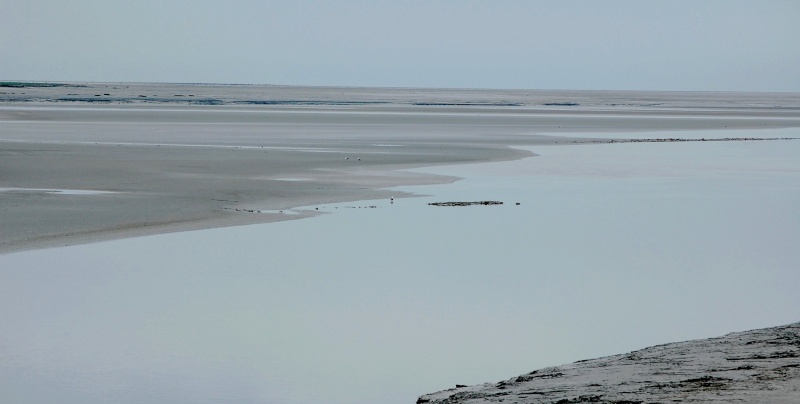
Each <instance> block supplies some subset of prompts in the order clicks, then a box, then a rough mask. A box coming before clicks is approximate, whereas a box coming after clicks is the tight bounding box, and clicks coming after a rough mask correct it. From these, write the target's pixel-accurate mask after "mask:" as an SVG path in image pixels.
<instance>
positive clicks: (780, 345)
mask: <svg viewBox="0 0 800 404" xmlns="http://www.w3.org/2000/svg"><path fill="white" fill-rule="evenodd" d="M499 402H504V403H557V404H569V403H615V404H633V403H667V402H683V403H693V402H704V403H709V402H711V403H800V323H794V324H790V325H786V326H781V327H774V328H766V329H761V330H753V331H746V332H738V333H731V334H728V335H725V336H723V337H719V338H710V339H703V340H695V341H687V342H677V343H671V344H665V345H656V346H653V347H650V348H645V349H642V350H639V351H634V352H631V353H628V354H622V355H614V356H609V357H605V358H598V359H591V360H585V361H578V362H575V363H572V364H569V365H564V366H558V367H552V368H545V369H541V370H536V371H533V372H531V373H528V374H524V375H521V376H517V377H514V378H511V379H508V380H504V381H501V382H499V383H494V384H492V383H488V384H483V385H477V386H467V387H458V388H455V389H450V390H444V391H440V392H438V393H433V394H428V395H424V396H422V397H420V398H419V399H418V400H417V403H418V404H421V403H431V404H433V403H439V404H445V403H447V404H452V403H470V404H477V403H499Z"/></svg>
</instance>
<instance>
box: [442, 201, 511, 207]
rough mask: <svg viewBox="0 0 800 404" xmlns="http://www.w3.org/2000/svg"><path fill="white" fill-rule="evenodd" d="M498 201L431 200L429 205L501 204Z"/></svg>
mask: <svg viewBox="0 0 800 404" xmlns="http://www.w3.org/2000/svg"><path fill="white" fill-rule="evenodd" d="M502 204H503V202H500V201H476V202H431V203H429V204H428V205H431V206H471V205H502Z"/></svg>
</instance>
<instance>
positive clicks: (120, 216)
mask: <svg viewBox="0 0 800 404" xmlns="http://www.w3.org/2000/svg"><path fill="white" fill-rule="evenodd" d="M101 87H102V86H100V85H88V86H87V87H78V88H45V89H42V88H36V89H25V91H22V90H20V89H14V92H15V93H21V92H26V93H31V92H33V93H35V94H36V96H35V97H32V98H24V97H23V98H13V97H11V95H10V94H9V93H10V92H11V91H10V89H3V90H4V91H3V92H4V93H6V94H4V95H2V96H0V157H2V158H0V188H2V189H3V191H2V192H0V206H1V207H2V208H0V223H2V232H0V252H10V251H18V250H25V249H32V248H42V247H51V246H63V245H73V244H80V243H87V242H94V241H99V240H107V239H113V238H122V237H130V236H139V235H147V234H156V233H165V232H174V231H185V230H194V229H202V228H211V227H223V226H234V225H243V224H252V223H262V222H271V221H280V220H290V219H298V218H304V217H308V216H310V215H314V214H316V212H315V211H313V210H310V211H306V212H304V213H301V214H295V215H288V214H282V213H280V211H281V210H286V209H290V208H293V207H298V206H314V205H319V204H324V203H332V202H341V201H351V200H362V199H376V198H389V197H390V196H394V197H400V196H402V195H399V194H398V193H397V192H393V191H388V190H386V188H388V187H394V186H399V185H412V184H434V183H445V182H450V181H453V180H455V178H448V177H436V176H431V175H423V174H417V173H410V172H406V171H398V170H402V169H407V168H413V167H423V166H433V165H442V164H455V163H470V162H483V161H491V160H504V159H516V158H521V157H524V156H527V155H529V154H528V153H527V152H524V151H520V150H515V149H511V148H510V147H509V146H513V145H533V144H546V143H553V142H559V143H562V142H568V141H570V140H574V139H571V138H563V137H561V136H558V134H559V133H579V132H615V131H616V132H631V131H663V130H670V131H675V130H707V129H748V128H751V129H765V128H781V127H798V126H800V108H798V106H800V97H798V95H796V94H776V95H769V94H767V95H764V94H738V95H737V94H733V95H732V94H725V93H723V94H715V93H652V94H651V93H629V92H607V93H597V92H593V93H592V92H589V93H580V92H561V93H558V92H542V94H534V95H527V96H526V95H525V94H523V93H521V92H511V91H505V92H503V91H496V92H491V91H483V90H480V91H479V90H453V91H449V90H448V91H445V90H425V91H428V93H424V94H421V95H420V94H418V93H417V92H412V90H387V89H330V88H327V89H313V88H312V89H308V88H283V89H281V88H277V89H276V88H270V87H266V88H265V87H254V88H251V87H235V86H234V87H225V86H217V87H213V86H184V87H180V88H179V87H177V86H173V87H175V88H172V87H169V86H163V85H162V86H161V87H159V85H150V87H146V86H143V85H140V86H139V87H137V86H136V85H132V87H133V89H131V86H128V87H126V88H124V89H122V88H119V89H118V91H120V92H121V93H120V94H123V92H125V91H127V93H124V96H125V97H128V96H134V97H135V95H132V94H136V93H139V92H142V93H146V92H147V91H150V92H154V91H157V90H162V92H164V91H166V92H168V93H175V94H177V93H178V92H180V91H183V92H185V93H188V92H190V91H191V92H203V93H204V94H203V96H204V97H205V98H204V99H212V98H213V99H216V100H222V101H220V102H221V103H222V104H224V105H214V106H208V105H194V104H185V103H181V102H183V101H180V100H179V101H176V100H177V99H178V98H176V97H175V96H174V95H175V94H173V97H172V98H169V99H157V100H155V101H157V102H154V103H136V102H124V103H117V102H109V103H101V104H98V103H86V102H66V101H57V102H53V100H59V99H61V98H59V97H62V98H64V97H65V94H62V93H67V92H81V91H83V92H87V94H88V93H95V92H98V91H99V90H98V89H99V88H101ZM164 87H169V88H164ZM102 89H108V90H107V91H108V92H109V93H110V94H113V90H112V89H111V87H102ZM259 89H260V91H261V92H258V91H256V90H259ZM267 90H269V94H267V95H265V93H264V92H265V91H267ZM281 90H282V92H281ZM48 91H49V93H48ZM417 91H420V92H423V90H417ZM129 93H130V94H129ZM251 93H252V94H251ZM104 94H105V93H104ZM254 94H256V95H258V94H260V96H261V98H258V99H257V100H256V101H258V102H261V101H263V99H267V100H280V101H281V102H277V103H272V104H270V103H266V104H264V105H253V102H254V101H253V100H254V97H255V95H254ZM700 95H702V96H700ZM15 96H17V97H19V95H15ZM28 96H29V95H28V94H26V95H25V97H28ZM184 96H186V95H184ZM184 96H182V97H184ZM3 97H5V98H3ZM48 97H49V98H48ZM109 97H111V96H109ZM119 97H120V98H119V99H124V97H123V95H119ZM303 97H305V98H303ZM526 97H527V98H526ZM548 97H549V98H548ZM626 97H627V98H626ZM659 97H661V98H659ZM182 99H183V98H181V100H182ZM236 100H249V101H248V102H249V103H245V104H237V103H236ZM259 100H261V101H259ZM320 100H321V101H320ZM332 100H333V101H332ZM558 100H579V101H580V105H577V106H559V105H555V106H553V105H543V104H552V103H554V102H556V101H558ZM626 100H627V101H626ZM45 101H47V102H45ZM537 103H538V104H537ZM444 104H447V105H444ZM465 104H472V105H465ZM545 134H547V135H545ZM743 136H746V135H743ZM653 137H657V136H653ZM581 140H582V141H585V138H581ZM54 189H57V190H71V191H70V192H48V190H54ZM75 191H107V192H109V193H93V192H89V193H82V192H75ZM250 211H269V212H271V213H253V212H250Z"/></svg>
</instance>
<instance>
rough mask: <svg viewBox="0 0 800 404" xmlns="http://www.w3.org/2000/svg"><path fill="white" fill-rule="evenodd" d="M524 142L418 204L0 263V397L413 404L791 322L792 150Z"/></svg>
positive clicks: (797, 215) (799, 306) (797, 230)
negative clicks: (527, 375) (526, 154)
mask: <svg viewBox="0 0 800 404" xmlns="http://www.w3.org/2000/svg"><path fill="white" fill-rule="evenodd" d="M795 132H796V131H795ZM735 135H737V136H739V135H742V136H745V135H746V134H745V133H741V134H740V133H735ZM783 135H786V132H785V131H783V132H781V136H783ZM793 135H794V136H798V134H796V133H795V134H793ZM642 136H643V137H654V136H652V134H648V135H642ZM665 137H668V136H665ZM530 149H531V150H532V151H534V152H535V153H537V154H539V156H537V157H533V158H528V159H524V160H520V161H513V162H502V163H491V164H482V165H472V166H448V167H439V168H435V169H426V170H424V171H427V172H436V173H441V174H447V175H459V176H462V177H466V178H467V179H465V180H462V181H459V182H456V183H454V184H450V185H444V186H434V187H410V188H403V190H404V191H413V192H416V193H419V194H428V195H432V196H428V197H420V198H409V199H396V200H395V201H394V203H390V202H389V201H366V202H357V203H348V204H340V205H329V206H328V205H326V206H319V208H320V210H321V211H323V212H329V213H332V214H326V215H322V216H320V217H316V218H312V219H306V220H299V221H291V222H282V223H273V224H269V225H258V226H246V227H237V228H228V229H215V230H207V231H198V232H189V233H180V234H170V235H160V236H151V237H144V238H137V239H128V240H120V241H112V242H106V243H99V244H91V245H84V246H75V247H68V248H56V249H47V250H40V251H30V252H23V253H16V254H6V255H0V401H2V402H4V403H52V402H59V403H106V402H114V403H142V402H153V403H155V402H170V403H218V402H242V403H320V402H326V403H373V402H382V403H413V402H414V401H415V400H416V397H417V396H418V395H420V394H423V393H427V392H431V391H435V390H441V389H444V388H448V387H452V386H454V385H455V384H456V383H464V384H473V383H481V382H486V381H496V380H499V379H503V378H508V377H511V376H514V375H517V374H520V373H522V372H528V371H531V370H534V369H536V368H540V367H544V366H551V365H558V364H562V363H567V362H571V361H574V360H578V359H586V358H590V357H595V356H600V355H609V354H615V353H621V352H627V351H631V350H634V349H638V348H642V347H644V346H647V345H652V344H657V343H664V342H670V341H676V340H682V339H689V338H701V337H711V336H717V335H720V334H723V333H726V332H729V331H737V330H745V329H749V328H756V327H762V326H771V325H778V324H784V323H789V322H793V321H798V320H799V319H800V294H798V293H797V290H798V289H800V270H799V269H800V268H798V262H800V250H798V249H797V245H800V141H780V142H726V143H719V142H715V143H699V142H698V143H663V144H614V145H580V146H542V147H533V148H530ZM489 199H492V200H500V201H503V202H505V204H504V205H501V206H473V207H461V208H456V207H451V208H446V207H433V206H428V205H427V203H428V202H435V201H472V200H489ZM516 203H519V205H516ZM370 206H374V207H370Z"/></svg>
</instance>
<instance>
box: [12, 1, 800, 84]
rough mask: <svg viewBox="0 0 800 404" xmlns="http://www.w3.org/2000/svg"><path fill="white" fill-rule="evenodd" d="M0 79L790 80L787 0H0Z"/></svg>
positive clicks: (793, 34)
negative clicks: (698, 0)
mask: <svg viewBox="0 0 800 404" xmlns="http://www.w3.org/2000/svg"><path fill="white" fill-rule="evenodd" d="M0 10H2V12H0V80H37V81H101V82H120V81H124V82H142V81H143V82H182V83H195V82H204V83H240V84H283V85H325V86H372V87H438V88H449V87H459V88H524V89H612V90H613V89H616V90H707V91H794V92H798V91H800V74H798V71H800V46H798V43H800V23H798V21H800V1H796V0H787V1H780V0H774V1H737V0H725V1H714V0H708V1H701V2H697V1H681V0H670V1H617V0H609V1H515V0H508V1H471V0H463V1H454V0H453V1H449V0H442V1H379V0H369V1H367V0H339V1H323V0H308V1H302V0H300V1H261V0H232V1H224V2H222V1H206V0H193V1H162V0H139V1H106V0H68V1H63V0H0Z"/></svg>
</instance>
